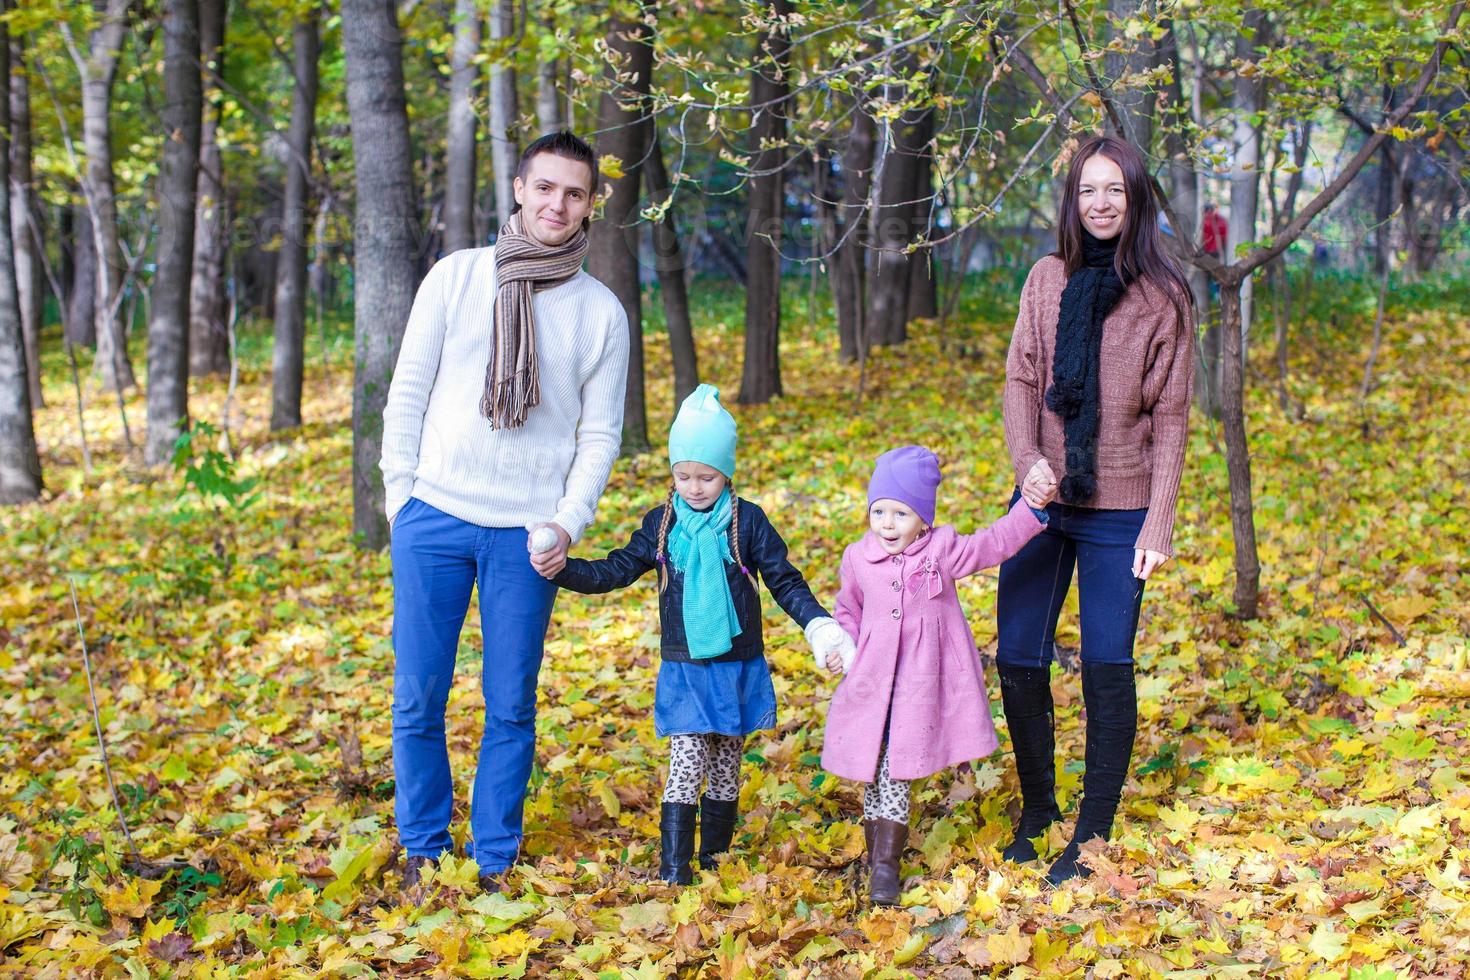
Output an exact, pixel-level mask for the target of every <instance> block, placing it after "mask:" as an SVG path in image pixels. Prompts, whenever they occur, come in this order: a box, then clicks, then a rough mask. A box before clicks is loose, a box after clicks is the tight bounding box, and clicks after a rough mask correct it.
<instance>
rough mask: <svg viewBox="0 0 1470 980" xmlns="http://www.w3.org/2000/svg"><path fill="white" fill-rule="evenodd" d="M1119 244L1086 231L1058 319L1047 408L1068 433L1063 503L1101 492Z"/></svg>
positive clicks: (1120, 294)
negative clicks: (1106, 344)
mask: <svg viewBox="0 0 1470 980" xmlns="http://www.w3.org/2000/svg"><path fill="white" fill-rule="evenodd" d="M1117 250H1118V240H1117V239H1116V238H1110V239H1108V240H1107V241H1099V240H1098V239H1096V238H1094V237H1092V235H1091V234H1089V233H1088V232H1087V230H1086V229H1084V230H1083V232H1082V267H1081V268H1079V269H1078V270H1077V271H1076V272H1074V273H1072V275H1071V277H1069V278H1068V279H1067V286H1066V288H1065V289H1063V290H1062V303H1061V310H1060V312H1059V314H1058V316H1057V348H1056V356H1055V357H1053V358H1052V365H1051V382H1052V383H1051V387H1050V388H1048V389H1047V392H1046V407H1047V408H1049V409H1051V410H1052V411H1053V412H1055V413H1056V414H1057V415H1059V416H1061V419H1062V428H1063V431H1064V433H1065V435H1066V447H1067V473H1066V475H1065V476H1064V477H1062V485H1061V488H1060V494H1061V498H1062V500H1063V502H1065V503H1069V504H1081V503H1085V502H1086V501H1088V500H1091V499H1092V496H1093V494H1095V493H1097V430H1098V413H1099V408H1100V405H1099V403H1100V401H1101V389H1100V387H1099V385H1098V364H1099V362H1100V361H1101V360H1102V338H1103V320H1105V319H1107V315H1108V314H1109V313H1111V312H1112V311H1113V307H1115V306H1117V305H1118V301H1119V300H1120V299H1122V298H1123V292H1124V290H1125V289H1126V288H1127V287H1126V286H1124V285H1123V280H1122V279H1120V278H1119V277H1118V273H1117V270H1116V269H1115V268H1114V267H1113V257H1114V255H1115V254H1116V253H1117Z"/></svg>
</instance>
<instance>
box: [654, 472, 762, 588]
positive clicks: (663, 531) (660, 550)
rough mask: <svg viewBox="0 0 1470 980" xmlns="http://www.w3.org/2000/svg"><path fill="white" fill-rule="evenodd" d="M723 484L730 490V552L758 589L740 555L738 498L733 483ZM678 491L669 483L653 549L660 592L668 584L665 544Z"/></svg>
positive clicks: (752, 584)
mask: <svg viewBox="0 0 1470 980" xmlns="http://www.w3.org/2000/svg"><path fill="white" fill-rule="evenodd" d="M725 486H726V487H728V488H729V490H730V553H731V554H732V555H733V556H734V557H735V564H737V565H739V566H740V574H741V575H744V576H745V577H746V578H748V579H750V587H751V588H753V589H759V588H760V585H759V583H758V582H757V580H756V577H755V573H754V572H752V571H751V570H750V569H749V568H746V567H745V559H744V558H742V557H741V556H740V498H739V497H737V496H736V495H735V484H734V483H733V482H731V481H729V480H727V481H726V482H725ZM677 492H678V491H677V490H675V489H674V487H673V486H672V485H671V486H670V487H669V495H668V496H667V497H665V498H664V516H663V518H662V519H661V520H660V521H659V522H658V545H657V548H656V550H655V551H654V561H656V562H658V590H659V592H660V593H662V592H663V591H664V589H666V588H668V586H669V575H668V565H669V559H668V555H667V551H666V546H667V544H668V540H669V527H670V525H672V524H673V523H674V494H675V493H677Z"/></svg>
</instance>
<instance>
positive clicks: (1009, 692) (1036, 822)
mask: <svg viewBox="0 0 1470 980" xmlns="http://www.w3.org/2000/svg"><path fill="white" fill-rule="evenodd" d="M997 669H998V670H999V672H1000V700H1001V705H1002V706H1003V707H1004V708H1005V715H1006V727H1007V728H1009V729H1010V733H1011V748H1012V749H1013V750H1014V752H1015V755H1016V777H1017V779H1018V780H1019V781H1020V784H1021V820H1020V823H1018V824H1017V825H1016V839H1015V840H1013V841H1011V843H1010V846H1009V847H1007V848H1006V849H1005V850H1004V851H1002V852H1001V857H1003V858H1005V859H1006V860H1007V861H1016V862H1022V861H1035V860H1036V847H1035V846H1034V845H1033V844H1032V843H1031V838H1033V837H1038V836H1040V835H1041V833H1042V832H1043V831H1044V830H1046V828H1047V827H1049V826H1051V824H1052V822H1053V821H1056V820H1059V819H1061V815H1062V814H1061V811H1060V810H1058V809H1057V798H1056V758H1055V756H1056V745H1055V735H1054V733H1053V728H1052V724H1053V722H1052V701H1051V669H1050V668H1049V667H1008V666H1006V665H1004V664H1001V665H999V666H998V668H997Z"/></svg>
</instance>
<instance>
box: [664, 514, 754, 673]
mask: <svg viewBox="0 0 1470 980" xmlns="http://www.w3.org/2000/svg"><path fill="white" fill-rule="evenodd" d="M730 513H731V506H730V489H729V488H728V487H726V488H725V492H724V493H722V494H720V499H719V500H716V501H715V505H714V506H713V507H711V508H710V509H709V510H705V511H699V510H695V509H694V508H693V507H690V506H689V505H688V504H686V503H685V502H684V498H683V497H681V496H679V495H678V494H674V516H675V517H676V518H677V519H678V521H677V523H675V524H674V527H673V529H672V531H671V533H670V534H669V557H670V558H672V559H673V560H674V567H675V568H677V569H678V570H679V572H680V573H681V574H682V575H683V576H684V610H683V612H684V638H685V640H686V641H687V642H688V643H689V657H690V659H691V660H707V659H709V658H710V657H718V656H720V655H721V654H724V653H729V652H730V646H731V641H733V640H734V639H735V637H737V636H739V635H740V617H739V616H737V615H736V613H735V600H734V599H732V598H731V596H730V580H729V579H728V578H726V577H725V563H726V562H731V563H733V561H734V559H732V558H731V557H730V534H729V531H730Z"/></svg>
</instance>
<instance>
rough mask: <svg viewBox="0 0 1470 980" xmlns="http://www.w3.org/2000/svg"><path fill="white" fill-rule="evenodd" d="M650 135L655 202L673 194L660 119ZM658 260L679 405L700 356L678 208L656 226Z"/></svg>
mask: <svg viewBox="0 0 1470 980" xmlns="http://www.w3.org/2000/svg"><path fill="white" fill-rule="evenodd" d="M645 125H646V126H647V127H648V131H649V134H650V145H649V147H648V161H647V164H646V165H645V169H644V171H643V178H644V179H643V186H644V189H645V192H646V194H647V196H648V199H649V201H650V202H651V203H660V202H662V201H665V200H667V199H668V197H669V195H670V194H671V193H672V188H670V186H669V175H668V172H667V171H666V170H665V169H664V151H663V146H662V145H661V144H660V141H659V138H658V120H657V119H656V118H652V117H650V118H649V119H648V121H647V122H646V123H645ZM653 252H654V261H655V262H656V263H657V268H658V284H659V291H660V292H662V293H663V297H664V320H665V322H666V323H667V325H668V328H669V353H670V354H671V355H673V361H674V405H675V407H676V408H677V406H678V405H680V404H681V403H682V402H683V401H684V399H685V398H686V397H688V395H689V393H690V392H692V391H693V390H694V389H695V388H697V387H699V358H698V355H697V353H696V350H695V346H694V326H693V324H692V323H691V322H690V319H689V292H688V288H687V286H686V285H685V282H684V273H685V271H686V266H687V261H686V259H685V257H684V251H683V249H682V248H681V247H680V245H679V228H678V224H677V222H676V221H675V212H674V208H673V207H670V208H669V210H668V211H667V212H665V214H664V216H663V219H662V220H660V221H656V222H654V225H653Z"/></svg>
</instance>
